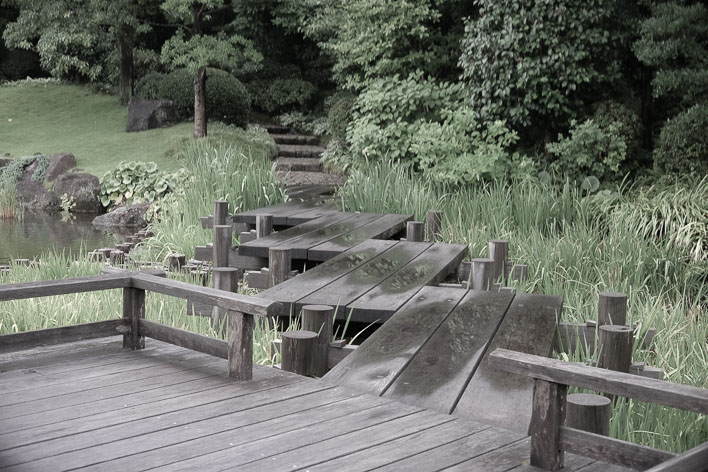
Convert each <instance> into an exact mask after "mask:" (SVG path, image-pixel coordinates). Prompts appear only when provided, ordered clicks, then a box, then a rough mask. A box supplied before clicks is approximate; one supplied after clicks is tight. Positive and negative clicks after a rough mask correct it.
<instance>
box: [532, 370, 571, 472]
mask: <svg viewBox="0 0 708 472" xmlns="http://www.w3.org/2000/svg"><path fill="white" fill-rule="evenodd" d="M567 391H568V387H567V386H566V385H561V384H557V383H553V382H548V381H545V380H541V379H536V380H535V384H534V391H533V406H532V412H531V424H530V425H529V435H530V436H531V461H530V462H531V465H532V466H536V467H540V468H542V469H545V470H552V471H555V470H560V469H562V468H563V456H564V453H563V449H562V448H561V431H560V427H561V426H562V425H563V422H564V420H565V406H566V393H567Z"/></svg>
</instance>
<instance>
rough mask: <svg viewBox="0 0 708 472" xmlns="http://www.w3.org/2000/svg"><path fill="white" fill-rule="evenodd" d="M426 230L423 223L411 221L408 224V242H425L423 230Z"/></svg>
mask: <svg viewBox="0 0 708 472" xmlns="http://www.w3.org/2000/svg"><path fill="white" fill-rule="evenodd" d="M424 229H425V227H424V225H423V222H422V221H409V222H407V223H406V241H412V242H421V241H423V230H424Z"/></svg>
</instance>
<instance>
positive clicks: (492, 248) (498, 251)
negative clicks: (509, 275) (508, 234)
mask: <svg viewBox="0 0 708 472" xmlns="http://www.w3.org/2000/svg"><path fill="white" fill-rule="evenodd" d="M487 247H488V249H489V258H490V259H491V260H492V261H494V264H493V265H492V274H491V278H492V282H499V281H500V278H501V277H502V276H503V275H504V264H505V263H506V260H507V256H508V254H509V241H506V240H503V239H495V240H492V241H489V243H488V246H487Z"/></svg>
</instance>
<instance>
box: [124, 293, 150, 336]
mask: <svg viewBox="0 0 708 472" xmlns="http://www.w3.org/2000/svg"><path fill="white" fill-rule="evenodd" d="M144 318H145V290H142V289H139V288H133V287H128V288H124V289H123V321H124V322H125V324H126V325H128V326H129V327H130V331H129V332H128V333H126V334H124V335H123V347H124V348H130V349H132V350H136V349H143V348H144V347H145V337H144V336H141V335H140V320H142V319H144Z"/></svg>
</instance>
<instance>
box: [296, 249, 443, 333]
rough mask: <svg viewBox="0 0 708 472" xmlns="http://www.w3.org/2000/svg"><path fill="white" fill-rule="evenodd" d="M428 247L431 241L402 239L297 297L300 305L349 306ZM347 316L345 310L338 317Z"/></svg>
mask: <svg viewBox="0 0 708 472" xmlns="http://www.w3.org/2000/svg"><path fill="white" fill-rule="evenodd" d="M429 247H430V243H412V242H399V243H398V244H396V245H395V246H394V247H392V248H391V249H390V250H388V251H386V252H384V253H382V254H380V255H379V256H377V257H375V258H373V259H371V260H369V261H368V262H365V263H364V264H362V265H360V266H359V267H357V268H355V269H354V270H352V271H351V272H349V273H348V274H346V275H345V276H344V277H341V278H339V279H337V280H334V281H332V282H331V283H329V284H327V285H325V286H324V287H322V288H321V289H319V290H318V291H315V292H312V293H310V294H309V295H306V296H304V297H303V298H301V299H300V300H298V306H302V305H333V306H348V305H349V304H350V303H351V302H353V301H354V300H356V299H357V298H359V297H361V296H362V295H364V294H365V293H366V292H368V291H369V290H371V289H373V288H374V287H376V286H377V285H378V284H380V283H381V282H383V281H384V280H385V279H387V278H388V277H390V276H392V275H393V274H394V273H395V272H396V271H398V270H400V269H401V268H403V267H404V266H405V265H406V264H408V263H409V262H410V261H411V260H413V259H414V258H415V257H417V256H418V255H419V254H421V253H422V252H423V251H425V250H426V249H428V248H429ZM314 270H317V269H314ZM391 314H392V313H391ZM346 316H347V313H344V312H343V311H342V312H340V313H338V317H341V318H345V317H346ZM356 320H357V321H373V320H360V319H359V318H356Z"/></svg>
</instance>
